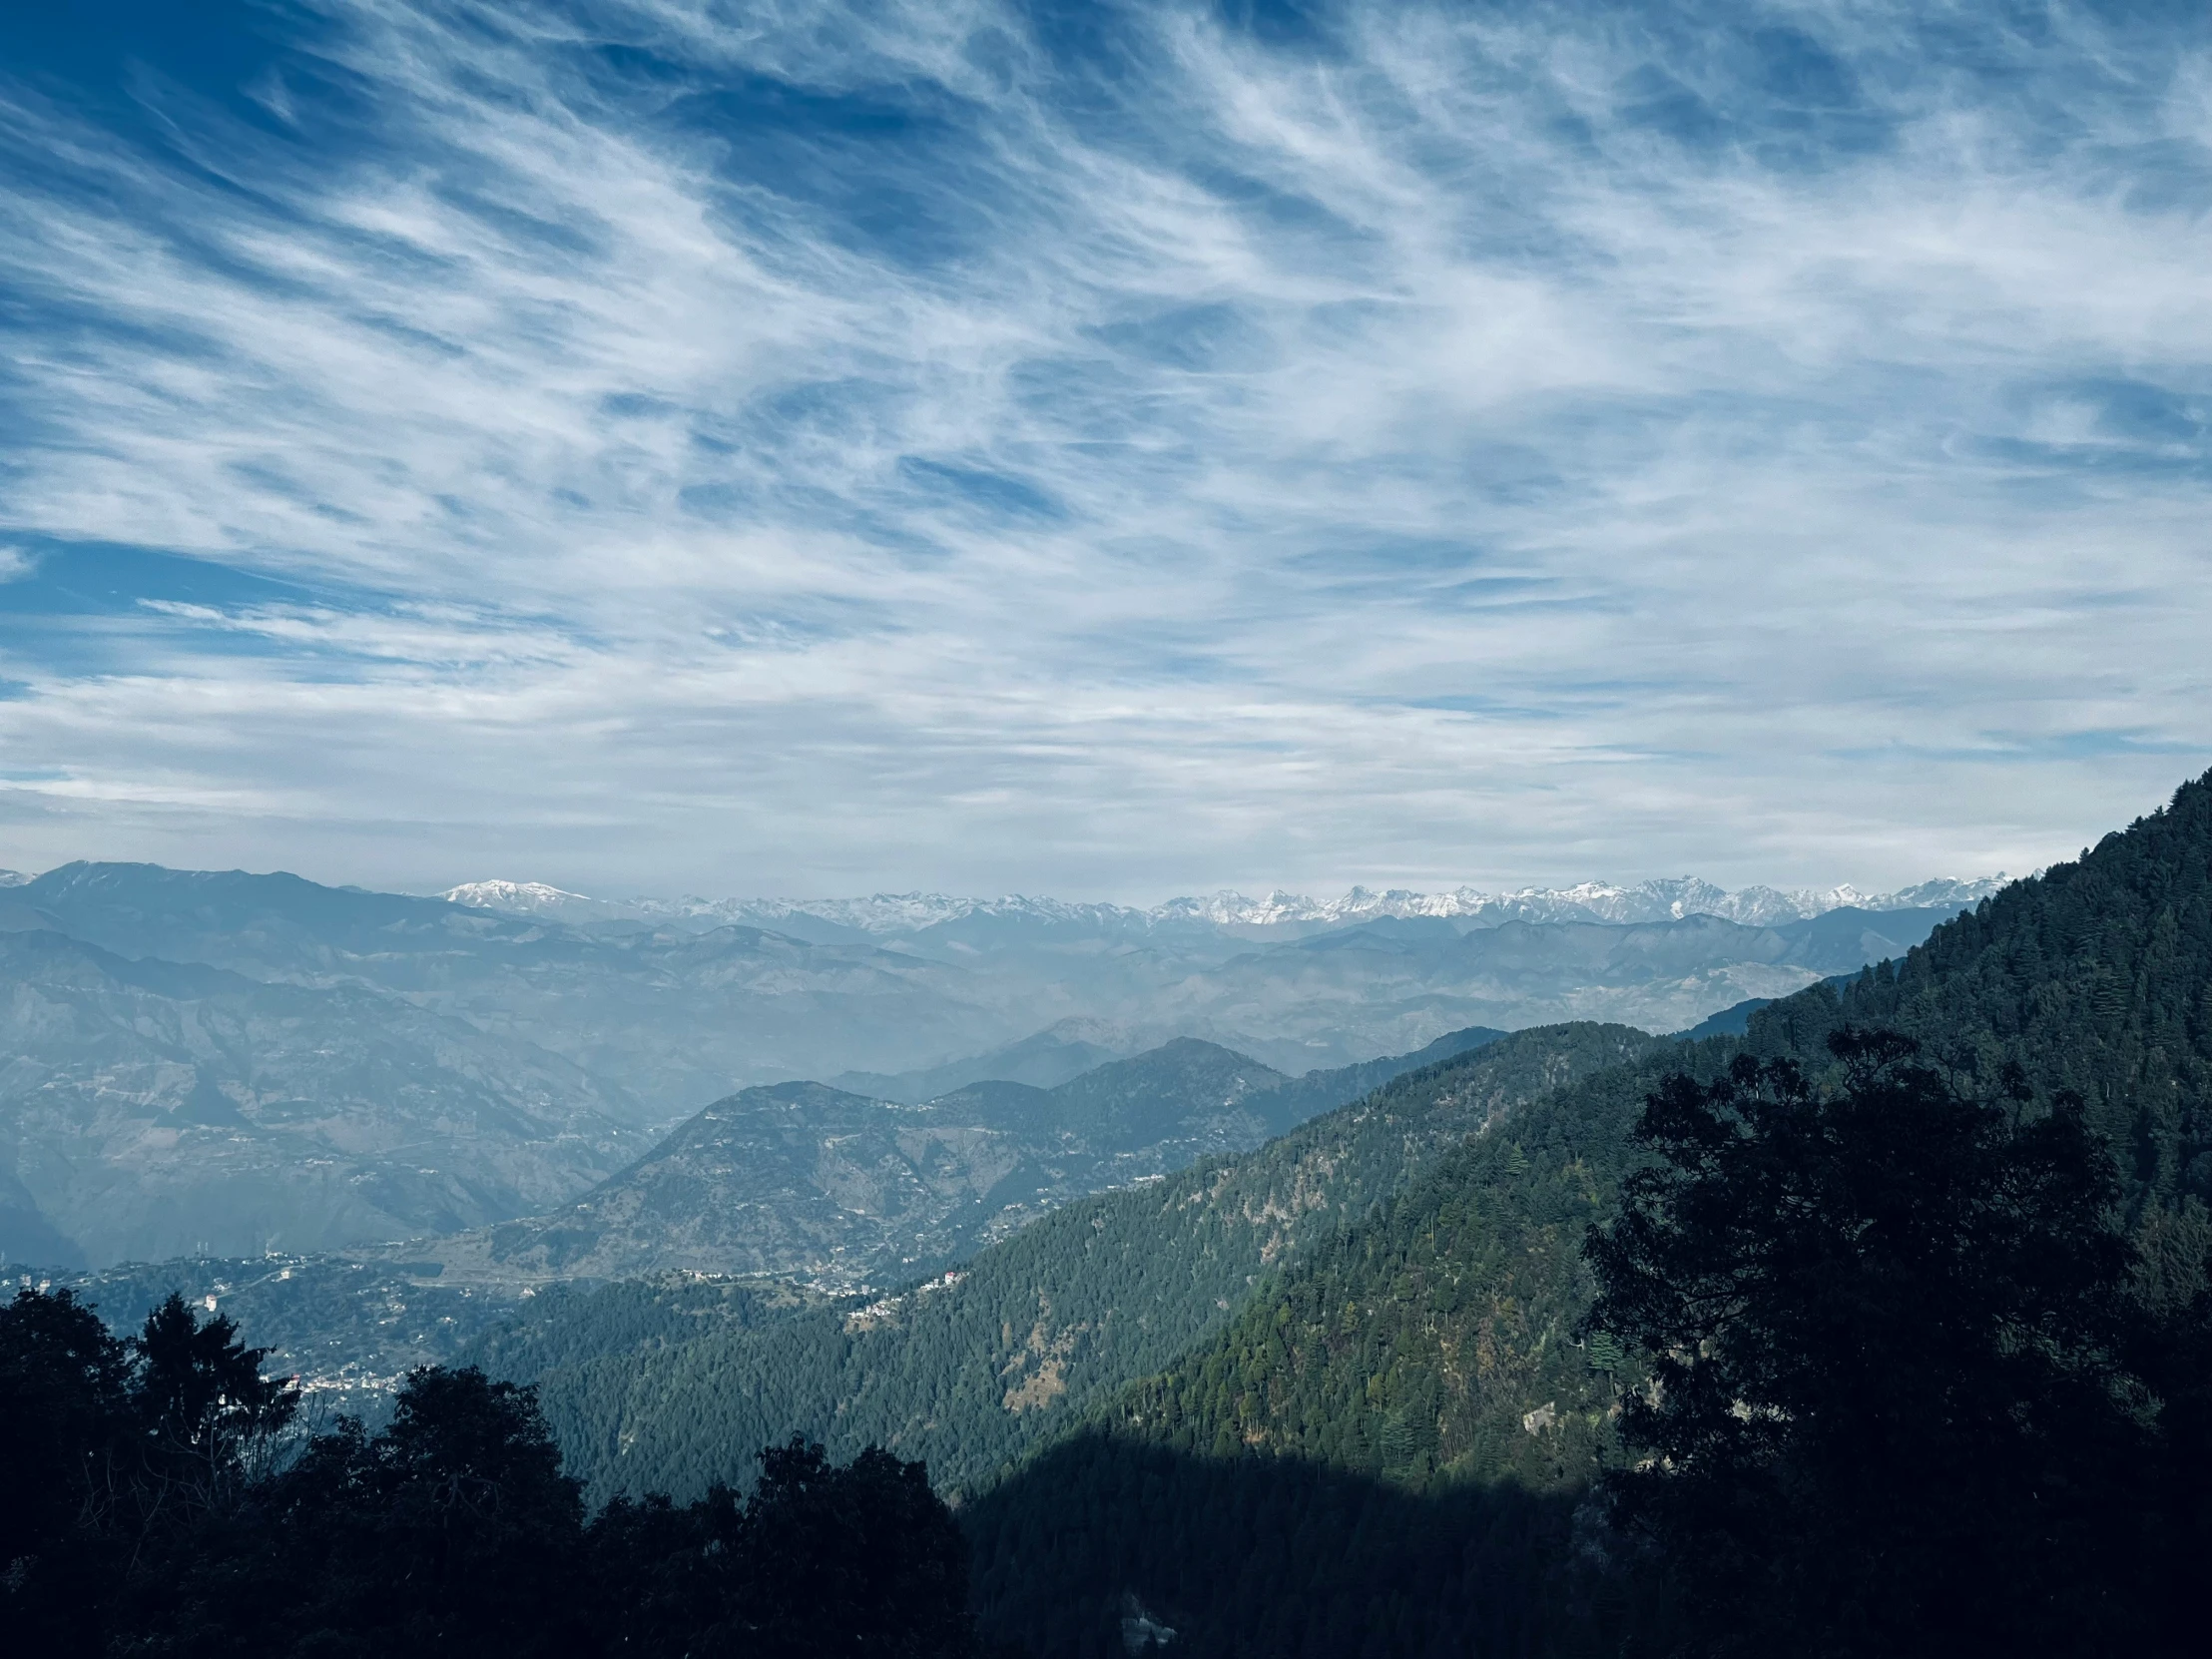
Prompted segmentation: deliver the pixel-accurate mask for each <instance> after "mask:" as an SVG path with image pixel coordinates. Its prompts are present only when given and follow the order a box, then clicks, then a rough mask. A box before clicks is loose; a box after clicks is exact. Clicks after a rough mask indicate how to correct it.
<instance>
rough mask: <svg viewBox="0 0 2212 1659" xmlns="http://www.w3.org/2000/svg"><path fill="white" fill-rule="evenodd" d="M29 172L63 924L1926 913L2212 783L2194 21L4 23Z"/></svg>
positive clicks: (2042, 13) (10, 557) (369, 7)
mask: <svg viewBox="0 0 2212 1659" xmlns="http://www.w3.org/2000/svg"><path fill="white" fill-rule="evenodd" d="M180 18H181V19H182V21H180ZM0 172H4V174H5V180H4V186H0V329H4V330H5V331H6V334H7V339H6V350H5V354H4V366H0V430H4V433H5V440H4V443H0V864H10V865H13V866H15V867H20V868H40V867H44V866H46V865H49V864H52V863H55V862H59V861H61V860H63V859H66V858H69V857H75V856H106V857H148V858H156V859H160V860H162V861H165V862H170V863H179V864H203V865H207V864H214V865H224V866H228V865H233V864H244V865H247V866H249V867H272V866H281V867H289V868H295V869H299V870H301V871H302V872H304V873H308V874H311V875H316V876H319V877H322V878H324V879H332V880H355V881H362V882H368V883H376V884H389V885H401V886H413V887H418V888H420V887H430V886H436V885H442V884H445V883H447V882H450V881H454V880H459V879H463V878H469V877H477V876H487V875H508V876H517V877H536V878H541V879H550V880H554V881H559V882H562V883H564V884H567V885H571V886H577V887H582V888H585V889H587V890H647V891H675V890H682V889H690V890H701V891H710V892H767V891H784V892H839V891H855V890H867V889H872V888H878V887H907V886H924V887H942V888H947V889H952V890H972V891H1005V890H1016V889H1018V890H1030V891H1052V892H1059V893H1065V894H1068V895H1071V896H1117V897H1126V898H1157V897H1160V896H1164V895H1165V894H1167V893H1170V892H1175V891H1186V890H1192V889H1197V888H1205V887H1212V886H1216V885H1221V884H1242V885H1246V886H1250V887H1264V886H1266V885H1269V884H1272V883H1279V882H1280V883H1285V884H1290V885H1298V886H1309V887H1321V888H1329V887H1334V886H1339V885H1342V884H1344V883H1348V882H1351V881H1354V880H1362V881H1367V882H1369V883H1371V884H1383V883H1387V884H1405V885H1435V884H1446V883H1455V882H1458V881H1473V882H1476V883H1481V884H1495V883H1508V882H1511V883H1518V882H1521V881H1544V880H1561V879H1572V878H1578V877H1583V876H1589V875H1609V876H1613V877H1616V878H1623V879H1626V878H1634V877H1639V876H1645V875H1652V874H1662V873H1675V872H1680V871H1683V870H1686V869H1694V870H1697V871H1699V872H1701V873H1703V874H1706V875H1708V876H1710V877H1712V878H1715V879H1720V880H1724V881H1729V882H1732V883H1733V882H1742V881H1748V880H1768V881H1775V882H1794V881H1822V882H1826V881H1835V880H1853V881H1857V882H1859V883H1861V884H1862V885H1870V886H1877V885H1879V886H1887V885H1893V884H1897V883H1900V882H1904V881H1908V880H1914V879H1919V878H1922V877H1925V876H1929V875H1933V874H1938V873H1957V874H1966V873H1982V872H1987V871H1989V870H1993V869H1996V868H2000V867H2001V868H2008V869H2013V870H2018V869H2021V868H2023V867H2027V866H2031V865H2033V864H2035V863H2039V862H2042V861H2045V860H2047V859H2049V858H2051V857H2053V856H2059V855H2064V854H2066V853H2069V852H2071V851H2072V850H2074V849H2075V848H2077V847H2078V846H2079V845H2080V844H2081V843H2082V842H2083V841H2084V840H2085V839H2089V838H2093V837H2094V836H2095V835H2096V834H2098V833H2100V832H2102V831H2103V830H2106V829H2109V828H2112V827H2114V826H2116V825H2118V824H2120V823H2122V822H2124V821H2125V820H2126V819H2128V818H2130V817H2132V816H2134V815H2135V814H2137V813H2139V812H2141V811H2144V810H2146V809H2148V808H2149V807H2152V806H2154V805H2156V804H2157V802H2158V801H2159V800H2160V799H2161V798H2162V797H2163V796H2164V795H2165V794H2166V793H2168V792H2169V791H2170V790H2171V788H2172V787H2173V785H2174V784H2175V783H2177V782H2178V781H2179V780H2180V779H2182V778H2183V777H2185V776H2188V775H2190V774H2192V773H2194V772H2198V771H2201V770H2203V768H2204V767H2205V766H2206V765H2207V764H2208V763H2212V649H2208V648H2207V645H2206V642H2207V641H2208V640H2212V488H2208V485H2212V276H2208V275H2207V274H2208V273H2212V219H2208V217H2207V213H2208V208H2212V23H2208V22H2207V19H2206V16H2205V14H2204V12H2203V9H2202V8H2201V7H2200V6H2195V5H2180V4H2177V5H2174V6H2171V7H2169V8H2161V7H2158V6H2155V5H2141V4H2136V5H2127V6H2124V7H2123V6H2110V7H2098V6H2049V5H2031V4H2002V3H1983V4H1971V5H1956V6H1950V7H1945V6H1942V5H1940V4H1935V5H1931V4H1926V3H1919V4H1901V5H1896V6H1885V5H1881V4H1855V5H1814V4H1769V5H1739V6H1730V5H1726V4H1705V3H1701V4H1683V5H1679V6H1672V5H1668V4H1664V3H1654V0H1638V3H1635V4H1627V5H1621V6H1616V7H1606V6H1572V5H1567V6H1558V7H1541V8H1539V7H1528V6H1497V7H1489V6H1481V5H1455V6H1445V7H1428V6H1418V5H1403V6H1400V5H1384V4H1375V5H1365V6H1356V7H1336V6H1297V5H1288V4H1269V5H1263V4H1227V5H1220V6H1211V7H1209V6H1202V5H1180V4H1151V5H1129V6H1118V5H1112V4H1104V5H1101V4H1095V3H1094V4H1083V5H1072V6H1066V7H1059V6H1010V5H996V4H970V3H963V0H929V3H926V4H914V5H904V4H896V3H879V4H870V5H815V4H808V3H805V0H788V3H762V4H754V5H736V6H724V5H708V4H693V3H685V0H646V3H639V4H604V5H601V4H580V5H569V6H563V5H543V6H532V7H517V6H511V5H497V6H478V5H470V4H400V3H390V0H365V3H360V4H344V5H335V4H330V5H326V4H320V3H306V4H296V3H295V4H281V5H254V4H225V5H216V4H199V5H195V6H193V7H189V8H178V7H174V6H169V5H145V6H126V5H120V4H107V5H92V4H79V5H47V6H40V7H15V8H8V9H7V10H6V11H5V12H4V13H0Z"/></svg>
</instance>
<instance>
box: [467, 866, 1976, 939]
mask: <svg viewBox="0 0 2212 1659" xmlns="http://www.w3.org/2000/svg"><path fill="white" fill-rule="evenodd" d="M2009 879H2010V877H2008V876H2006V875H2004V874H2002V873H2001V872H2000V873H1998V874H1996V875H1991V876H1974V877H1970V878H1965V879H1958V878H1953V877H1942V878H1938V879H1936V880H1931V881H1923V882H1920V883H1918V884H1917V885H1915V886H1910V887H1902V888H1900V889H1898V890H1897V891H1895V892H1882V893H1869V892H1862V891H1860V890H1859V889H1858V888H1857V887H1854V886H1852V885H1851V884H1849V883H1848V882H1847V883H1844V884H1842V885H1839V886H1834V887H1820V888H1816V887H1795V888H1787V889H1785V888H1778V887H1769V886H1749V887H1742V888H1739V889H1737V890H1736V891H1734V892H1730V891H1729V890H1727V889H1726V888H1723V887H1719V886H1716V885H1714V884H1713V883H1712V882H1710V881H1706V880H1702V879H1700V878H1699V877H1697V876H1692V875H1684V876H1676V877H1669V878H1665V879H1659V880H1650V881H1640V882H1637V883H1635V884H1633V885H1630V886H1621V885H1617V884H1615V883H1613V882H1609V881H1583V882H1579V883H1577V884H1576V885H1574V886H1571V887H1521V888H1516V889H1512V890H1501V891H1497V892H1489V891H1485V890H1483V889H1481V888H1479V887H1471V886H1460V887H1454V888H1452V889H1450V890H1448V891H1445V892H1434V893H1428V892H1416V891H1413V890H1411V889H1409V888H1403V887H1392V888H1389V889H1387V890H1385V891H1382V892H1377V891H1374V890H1373V889H1371V888H1368V887H1357V886H1356V887H1354V888H1352V889H1351V890H1350V891H1349V892H1347V893H1346V894H1345V895H1344V896H1343V897H1341V898H1334V899H1326V900H1320V899H1315V898H1311V897H1308V896H1306V895H1305V894H1302V893H1292V892H1285V891H1283V890H1281V889H1280V888H1279V889H1276V890H1274V891H1271V892H1269V893H1267V894H1266V895H1265V896H1264V897H1260V898H1250V897H1247V896H1246V895H1245V894H1243V893H1240V892H1234V891H1228V890H1224V891H1221V892H1217V893H1211V894H1207V895H1205V896H1202V897H1201V896H1193V897H1183V898H1171V899H1169V900H1167V901H1166V902H1165V903H1162V904H1155V905H1152V906H1151V907H1149V908H1139V907H1134V906H1130V905H1124V904H1110V903H1084V902H1074V901H1070V900H1066V899H1059V898H1038V897H1025V896H1023V895H1021V894H1008V895H1006V896H1004V897H999V898H961V897H953V896H950V895H947V894H944V893H922V892H908V893H874V894H871V895H869V896H866V897H860V898H811V899H794V898H698V897H683V898H672V899H671V898H648V897H634V898H623V899H613V898H598V897H591V896H588V895H586V894H583V893H575V892H567V891H564V890H563V889H561V888H559V887H553V886H548V885H546V884H545V883H544V882H540V881H505V880H488V881H465V882H463V883H462V884H461V885H459V886H457V887H450V888H448V889H446V891H444V892H443V893H441V894H439V895H438V896H440V897H442V898H444V899H447V900H448V901H450V902H452V903H455V904H469V905H474V906H476V907H478V908H481V909H487V910H500V911H504V912H506V913H508V914H512V915H542V916H548V917H552V918H555V919H558V920H562V921H569V922H587V921H597V920H617V919H624V918H628V919H634V920H640V921H654V920H666V921H678V922H685V921H689V922H695V923H696V922H712V923H725V924H726V923H730V922H741V923H749V924H751V925H754V926H764V927H774V926H776V925H777V924H779V923H790V922H792V921H794V920H797V919H800V918H808V919H812V920H815V921H821V922H828V923H830V924H831V925H833V926H836V927H840V928H850V929H852V930H853V931H855V932H860V933H911V932H918V931H920V930H921V929H923V928H927V927H934V926H937V925H939V924H941V923H944V922H947V921H954V920H958V919H960V918H962V917H966V916H971V915H984V916H1020V917H1027V918H1035V919H1039V920H1044V921H1048V922H1078V923H1084V924H1089V925H1096V924H1098V923H1100V922H1108V923H1112V924H1115V925H1119V926H1130V925H1135V926H1137V927H1139V928H1143V927H1145V926H1147V925H1152V926H1157V925H1172V924H1174V923H1178V922H1183V923H1198V924H1202V925H1206V926H1211V927H1282V926H1292V925H1304V924H1316V923H1318V924H1321V925H1324V926H1343V925H1345V924H1347V923H1351V922H1359V921H1372V920H1375V919H1377V918H1380V917H1407V916H1443V917H1467V918H1470V919H1474V920H1480V921H1487V922H1491V923H1500V922H1505V921H1598V922H1613V923H1623V922H1650V921H1667V920H1680V919H1682V918H1683V917H1685V916H1692V915H1708V916H1719V917H1721V918H1722V919H1723V920H1726V921H1734V922H1740V923H1743V924H1745V925H1748V926H1769V925H1772V924H1773V923H1775V922H1780V921H1803V920H1808V919H1810V918H1812V917H1814V916H1818V915H1823V914H1825V913H1827V912H1828V911H1830V910H1841V909H1860V910H1875V911H1883V910H1918V909H1930V908H1935V907H1937V906H1951V907H1963V906H1965V905H1968V904H1974V903H1978V902H1979V901H1980V900H1982V899H1984V898H1987V897H1989V896H1990V895H1991V894H1992V893H1995V892H1996V891H1997V890H1998V889H2000V888H2001V887H2003V886H2004V885H2005V884H2006V882H2007V881H2008V880H2009Z"/></svg>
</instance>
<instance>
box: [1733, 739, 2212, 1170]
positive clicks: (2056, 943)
mask: <svg viewBox="0 0 2212 1659" xmlns="http://www.w3.org/2000/svg"><path fill="white" fill-rule="evenodd" d="M1829 1006H1830V1004H1829V1003H1828V1002H1827V1001H1825V1000H1823V999H1820V998H1816V997H1800V998H1793V999H1791V1001H1790V1002H1788V1003H1784V1004H1779V1005H1777V1006H1776V1007H1775V1008H1773V1009H1769V1010H1767V1011H1766V1012H1765V1014H1764V1015H1763V1016H1762V1017H1760V1018H1756V1019H1754V1021H1753V1022H1752V1033H1753V1037H1752V1041H1753V1046H1754V1047H1755V1048H1756V1049H1759V1050H1760V1051H1762V1052H1765V1051H1769V1050H1773V1051H1783V1050H1803V1049H1806V1048H1808V1047H1809V1046H1810V1045H1811V1044H1812V1043H1813V1042H1815V1041H1817V1039H1818V1036H1819V1034H1820V1033H1821V1031H1822V1029H1823V1027H1824V1021H1826V1020H1827V1019H1828V1018H1829V1017H1830V1016H1829V1015H1828V1013H1827V1009H1828V1007H1829ZM1833 1017H1834V1018H1835V1019H1836V1020H1838V1021H1841V1022H1847V1023H1852V1024H1858V1025H1887V1026H1894V1027H1896V1028H1897V1029H1899V1030H1901V1031H1905V1032H1908V1033H1910V1034H1912V1035H1913V1036H1916V1037H1919V1038H1921V1039H1922V1040H1923V1041H1924V1042H1926V1043H1928V1044H1929V1046H1930V1048H1931V1051H1932V1052H1934V1053H1936V1054H1937V1055H1938V1056H1940V1057H1941V1058H1942V1059H1944V1060H1945V1061H1946V1062H1947V1063H1949V1064H1951V1065H1954V1066H1956V1067H1958V1068H1959V1069H1961V1070H1963V1071H1966V1072H1969V1073H1973V1074H1978V1075H1981V1076H1984V1077H1993V1076H1995V1075H1996V1073H1997V1071H1998V1069H1999V1068H2000V1067H2001V1066H2002V1065H2003V1063H2004V1062H2005V1061H2007V1060H2011V1061H2016V1062H2018V1063H2019V1064H2020V1065H2022V1066H2024V1067H2025V1069H2026V1071H2027V1074H2028V1076H2029V1078H2030V1079H2032V1080H2033V1081H2034V1083H2035V1084H2036V1085H2037V1087H2038V1088H2040V1089H2042V1090H2043V1091H2044V1092H2045V1093H2055V1092H2057V1091H2059V1090H2072V1091H2073V1092H2074V1093H2076V1094H2078V1095H2080V1096H2081V1097H2082V1099H2083V1100H2084V1101H2085V1102H2086V1103H2087V1105H2088V1111H2089V1117H2090V1121H2091V1122H2092V1123H2094V1124H2095V1125H2096V1126H2097V1128H2098V1129H2100V1130H2101V1131H2102V1132H2103V1133H2104V1134H2105V1136H2106V1137H2107V1138H2108V1139H2109V1140H2110V1141H2111V1143H2112V1145H2113V1147H2114V1148H2115V1150H2116V1151H2117V1152H2118V1154H2119V1156H2120V1162H2121V1169H2122V1173H2123V1174H2124V1175H2125V1176H2126V1177H2127V1178H2128V1180H2129V1181H2130V1183H2131V1184H2132V1186H2133V1189H2134V1196H2135V1198H2136V1201H2137V1202H2153V1203H2156V1204H2159V1205H2164V1206H2171V1205H2173V1204H2175V1203H2176V1202H2177V1201H2178V1200H2180V1199H2181V1198H2182V1197H2184V1196H2188V1197H2193V1198H2195V1199H2197V1200H2198V1201H2199V1202H2205V1201H2212V775H2208V776H2207V777H2206V778H2204V779H2200V780H2198V781H2196V782H2194V783H2190V784H2186V785H2184V786H2183V787H2182V788H2181V789H2180V790H2178V791H2177V792H2176V793H2175V795H2174V798H2173V802H2172V804H2171V805H2170V806H2169V807H2167V808H2166V809H2165V810H2164V811H2162V812H2158V813H2154V814H2152V815H2150V816H2149V817H2147V818H2144V819H2141V820H2138V821H2137V822H2136V823H2135V824H2133V825H2131V826H2129V827H2128V829H2126V830H2116V831H2114V832H2113V833H2112V834H2109V835H2107V836H2105V837H2104V839H2103V840H2101V841H2100V842H2098V844H2097V845H2096V847H2095V848H2094V849H2091V850H2084V851H2083V853H2082V855H2081V857H2080V859H2079V860H2078V861H2076V862H2073V863H2063V864H2056V865H2053V866H2052V867H2051V868H2050V869H2049V870H2047V871H2045V872H2044V873H2043V874H2042V875H2041V876H2038V877H2036V878H2034V879H2032V880H2026V881H2019V882H2015V883H2014V884H2013V885H2011V886H2009V887H2006V888H2005V889H2004V890H2003V891H2002V892H2000V893H1998V894H1997V895H1996V896H1995V897H1993V898H1990V899H1987V900H1984V901H1983V903H1982V904H1981V905H1980V906H1979V907H1978V908H1977V909H1975V910H1972V911H1969V912H1967V913H1966V914H1964V915H1962V916H1960V917H1959V918H1958V919H1957V920H1955V921H1952V922H1950V923H1948V924H1946V925H1944V926H1942V927H1939V928H1937V929H1936V932H1935V933H1934V934H1933V935H1931V936H1930V938H1929V941H1928V943H1927V944H1925V945H1923V946H1922V947H1921V948H1920V949H1918V950H1915V951H1913V952H1911V953H1910V954H1909V955H1907V956H1906V958H1905V959H1904V961H1903V962H1901V963H1899V964H1897V965H1896V966H1895V967H1894V968H1889V969H1877V970H1876V971H1875V972H1874V973H1872V974H1869V975H1866V976H1864V977H1863V978H1862V979H1860V980H1859V981H1858V982H1856V983H1854V984H1852V985H1850V986H1848V987H1847V988H1846V989H1845V990H1844V992H1843V995H1842V998H1841V1001H1840V1003H1839V1004H1837V1005H1836V1008H1835V1014H1834V1016H1833Z"/></svg>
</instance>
